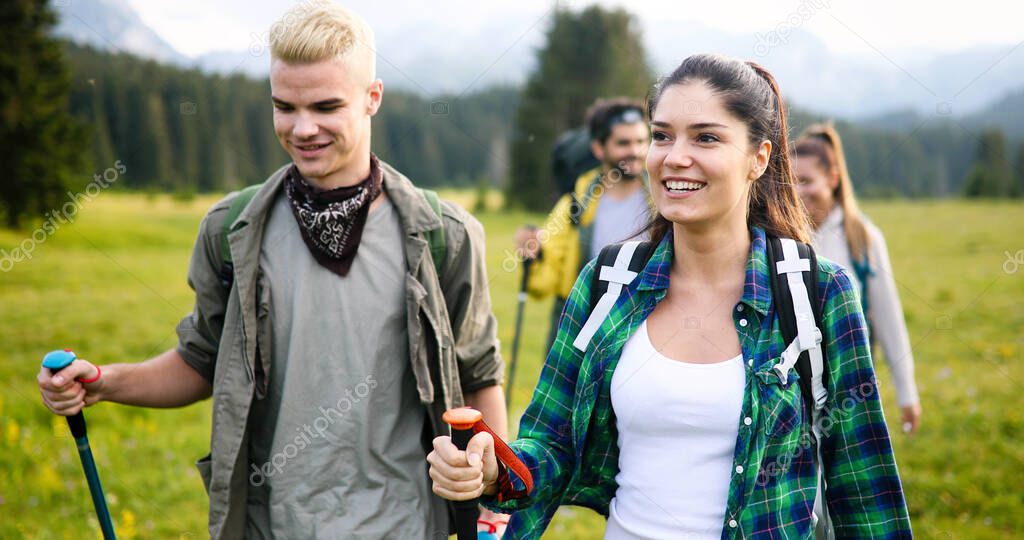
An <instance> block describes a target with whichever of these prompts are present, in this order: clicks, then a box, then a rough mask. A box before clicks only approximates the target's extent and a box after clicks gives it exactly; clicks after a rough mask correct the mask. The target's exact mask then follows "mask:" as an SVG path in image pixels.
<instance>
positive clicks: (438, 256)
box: [220, 184, 448, 289]
mask: <svg viewBox="0 0 1024 540" xmlns="http://www.w3.org/2000/svg"><path fill="white" fill-rule="evenodd" d="M261 187H263V184H253V185H251V186H248V187H246V188H244V189H242V190H241V191H239V192H238V195H236V196H235V198H234V199H231V205H230V206H228V215H227V216H226V217H225V219H224V223H223V225H222V226H221V242H220V257H221V261H222V262H221V267H220V281H221V284H222V285H223V286H224V288H225V289H230V288H231V284H232V283H233V282H234V280H235V264H234V262H233V261H232V260H231V247H230V245H229V244H228V233H229V232H231V227H232V226H234V224H235V221H236V220H237V219H238V216H240V215H242V211H243V210H245V207H246V206H248V205H249V202H250V201H252V198H253V196H254V195H256V192H257V191H259V190H260V188H261ZM418 189H419V192H420V193H422V194H423V196H424V197H425V198H426V199H427V204H429V205H430V209H431V210H433V211H434V214H436V215H437V217H438V218H440V219H441V226H440V227H438V228H436V229H431V230H429V231H426V233H424V237H425V240H426V241H427V245H429V246H430V256H431V258H432V259H433V260H434V270H436V271H437V277H438V279H440V277H441V269H442V268H443V267H444V260H445V258H446V257H447V255H448V244H447V241H446V240H445V238H444V216H443V215H442V211H441V199H440V197H438V196H437V192H436V191H432V190H429V189H422V188H418Z"/></svg>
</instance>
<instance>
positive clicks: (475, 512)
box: [452, 427, 480, 540]
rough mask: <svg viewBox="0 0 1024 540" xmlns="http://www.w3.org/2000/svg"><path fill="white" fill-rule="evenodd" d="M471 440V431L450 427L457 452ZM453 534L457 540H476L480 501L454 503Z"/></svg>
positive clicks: (471, 500) (463, 448) (464, 447)
mask: <svg viewBox="0 0 1024 540" xmlns="http://www.w3.org/2000/svg"><path fill="white" fill-rule="evenodd" d="M472 438H473V430H472V428H470V429H455V428H454V427H452V443H453V444H455V447H456V448H458V449H459V450H465V449H466V446H468V445H469V440H470V439H472ZM452 504H453V506H454V507H455V534H456V535H457V538H458V540H476V522H477V520H479V519H480V499H470V500H468V501H454V502H453V503H452Z"/></svg>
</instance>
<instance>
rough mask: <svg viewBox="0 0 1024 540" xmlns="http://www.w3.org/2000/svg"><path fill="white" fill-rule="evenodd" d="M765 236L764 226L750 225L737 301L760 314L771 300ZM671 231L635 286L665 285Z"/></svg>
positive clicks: (670, 268)
mask: <svg viewBox="0 0 1024 540" xmlns="http://www.w3.org/2000/svg"><path fill="white" fill-rule="evenodd" d="M767 249H768V248H767V237H766V236H765V232H764V229H762V228H760V227H751V228H750V255H749V256H748V258H747V267H746V271H745V278H744V282H743V283H744V285H743V297H742V298H741V299H740V302H742V303H743V304H746V305H747V306H749V307H751V308H753V309H754V310H755V311H757V312H758V313H760V314H761V315H762V316H763V315H767V314H768V307H769V305H770V304H771V300H772V287H771V281H770V276H769V274H768V251H767ZM672 256H673V249H672V233H671V232H669V233H668V234H666V235H665V237H664V238H662V239H661V242H659V243H658V247H657V248H655V250H654V254H653V255H651V259H650V260H649V261H648V262H647V266H645V267H644V269H643V271H642V272H641V273H640V280H639V285H638V286H637V289H638V290H664V289H668V282H669V274H670V273H671V270H672Z"/></svg>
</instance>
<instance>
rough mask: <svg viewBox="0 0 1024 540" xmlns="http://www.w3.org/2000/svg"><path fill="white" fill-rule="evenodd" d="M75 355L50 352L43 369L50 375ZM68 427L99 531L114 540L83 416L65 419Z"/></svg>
mask: <svg viewBox="0 0 1024 540" xmlns="http://www.w3.org/2000/svg"><path fill="white" fill-rule="evenodd" d="M75 358H76V357H75V353H73V352H71V349H64V350H62V351H51V352H49V353H47V354H46V356H44V357H43V367H44V368H46V369H48V370H50V375H53V374H56V373H57V372H58V371H60V370H62V369H64V368H66V367H68V365H69V364H71V362H74V361H75ZM66 418H67V419H68V427H69V428H71V435H72V436H73V437H74V438H75V444H76V445H77V446H78V457H79V458H81V460H82V469H84V470H85V480H86V482H88V484H89V493H90V494H91V495H92V505H93V506H94V507H95V508H96V518H97V519H99V522H100V529H101V530H102V531H103V538H104V540H114V539H116V538H117V536H115V534H114V522H113V521H111V519H110V510H109V509H108V508H107V499H106V498H105V497H104V496H103V486H102V485H100V473H99V471H98V470H96V461H95V460H94V459H93V457H92V449H91V448H90V447H89V437H88V436H87V435H86V432H85V415H83V414H82V411H78V412H77V413H75V414H74V415H71V416H68V417H66Z"/></svg>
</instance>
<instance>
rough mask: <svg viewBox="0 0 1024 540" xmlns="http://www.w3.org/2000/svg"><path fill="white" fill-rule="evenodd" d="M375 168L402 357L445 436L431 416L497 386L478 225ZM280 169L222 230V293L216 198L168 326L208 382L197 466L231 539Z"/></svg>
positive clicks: (262, 382) (240, 493) (260, 353)
mask: <svg viewBox="0 0 1024 540" xmlns="http://www.w3.org/2000/svg"><path fill="white" fill-rule="evenodd" d="M381 168H382V173H383V190H384V192H385V193H386V194H387V196H388V198H389V199H390V200H391V202H392V203H393V204H394V207H395V209H396V211H397V212H398V215H399V217H400V220H401V227H402V231H403V235H404V247H405V260H406V269H407V273H406V276H405V304H406V312H407V321H408V335H409V363H410V366H411V369H412V372H413V374H414V376H415V380H416V388H417V392H418V393H419V398H420V401H421V402H422V403H423V404H424V405H425V406H427V410H428V414H429V417H430V420H431V425H432V427H433V432H434V434H435V435H439V434H447V433H448V431H447V426H446V425H445V424H444V423H443V422H442V420H441V414H442V413H443V412H444V411H445V410H446V409H448V408H451V407H457V406H461V405H463V395H464V394H468V393H472V392H475V391H476V390H479V389H481V388H485V387H488V386H493V385H497V384H501V378H502V374H503V364H502V360H501V356H500V353H499V347H498V339H497V322H496V320H495V318H494V315H493V313H492V310H491V302H490V295H489V291H488V287H487V274H486V270H485V265H484V231H483V227H482V226H481V225H480V223H479V222H478V221H477V220H476V219H474V218H473V217H472V216H471V215H469V214H468V213H467V212H466V211H465V210H463V209H461V208H459V207H458V206H456V205H454V204H451V203H447V202H444V203H442V216H443V218H439V217H438V215H437V214H436V213H435V212H434V210H433V209H432V208H431V207H430V205H429V203H428V202H427V200H426V198H425V197H424V196H423V194H422V193H421V192H420V191H419V190H417V189H416V188H415V187H414V186H413V184H412V182H410V181H409V180H408V179H407V178H406V177H405V176H403V175H402V174H401V173H399V172H397V171H396V170H395V169H393V168H391V167H390V166H388V165H387V164H385V163H383V162H382V163H381ZM287 170H288V166H285V167H282V168H281V169H279V170H278V171H277V172H275V173H274V174H273V175H271V176H270V178H269V179H268V180H267V181H266V182H265V183H264V184H263V186H262V187H261V188H260V189H259V191H258V192H257V193H256V194H255V195H254V196H253V199H252V201H250V203H249V204H248V205H247V206H246V208H245V210H244V211H243V212H242V213H241V214H240V215H239V216H238V219H237V220H236V221H235V222H234V224H233V225H232V226H231V227H230V229H229V232H228V233H227V236H228V244H229V246H230V251H231V257H232V261H233V264H234V277H233V282H232V284H231V286H230V289H229V288H227V287H226V286H225V284H224V280H223V279H222V275H221V273H222V269H223V261H222V260H221V259H222V256H221V242H222V236H223V234H224V232H223V231H224V230H225V228H224V220H225V219H226V216H227V213H228V208H229V206H230V203H231V199H232V197H234V196H235V194H231V195H228V196H227V197H226V198H225V199H223V200H221V201H220V202H218V203H217V204H215V205H214V206H213V208H211V209H210V211H209V212H208V213H207V215H206V217H205V218H204V219H203V221H202V223H201V224H200V226H199V237H198V239H197V240H196V244H195V248H194V250H193V253H192V260H191V263H190V265H189V273H188V282H189V285H190V286H191V287H192V289H193V290H194V291H195V294H196V303H195V308H194V309H193V311H192V313H190V314H189V315H187V316H186V317H185V318H184V319H182V321H181V322H180V323H179V324H178V328H177V332H178V338H179V345H178V352H179V353H180V354H181V356H182V358H184V360H185V362H186V363H188V365H190V366H191V367H193V368H194V369H195V370H196V371H197V372H199V373H200V374H201V375H202V376H203V377H205V378H206V379H207V380H208V381H210V383H211V385H212V387H213V428H212V434H211V438H210V454H209V455H207V456H206V457H204V458H202V459H200V460H199V461H198V462H197V464H196V465H197V467H198V468H199V471H200V474H201V476H202V478H203V482H204V484H205V486H206V490H207V493H208V494H209V496H210V519H209V527H210V536H211V538H240V537H241V536H242V535H243V533H244V527H245V512H246V496H247V490H248V485H249V484H248V476H247V467H248V461H249V458H248V436H247V434H248V432H249V429H248V427H249V426H248V422H249V409H250V405H251V404H252V402H253V400H255V399H262V398H263V397H264V396H265V395H266V389H267V374H269V373H271V370H270V362H271V358H270V351H271V347H270V341H269V339H270V336H271V328H272V318H273V317H274V311H273V309H272V307H271V305H270V289H269V283H268V282H267V280H266V277H265V276H264V275H263V273H262V272H261V271H260V266H259V258H260V257H259V255H260V248H261V243H262V240H263V230H264V226H265V224H266V218H267V215H268V212H269V210H270V208H271V207H272V206H273V203H274V200H275V198H276V197H277V196H278V194H279V193H280V190H281V189H282V180H283V178H284V176H285V173H286V171H287ZM442 219H443V227H444V235H445V240H446V245H447V251H446V253H447V255H446V261H445V262H444V265H443V266H442V272H441V276H440V279H439V276H438V274H437V271H436V269H435V265H434V263H433V259H432V258H431V253H430V249H429V246H428V243H427V241H426V239H425V236H424V233H425V232H426V231H430V230H435V229H437V228H438V227H441V226H442V223H441V221H442ZM300 241H301V240H300ZM310 338H311V339H315V336H310ZM427 442H429V441H427ZM425 455H426V454H424V456H425Z"/></svg>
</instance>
